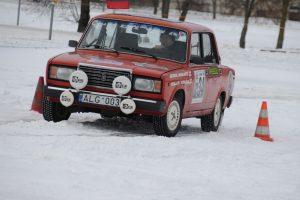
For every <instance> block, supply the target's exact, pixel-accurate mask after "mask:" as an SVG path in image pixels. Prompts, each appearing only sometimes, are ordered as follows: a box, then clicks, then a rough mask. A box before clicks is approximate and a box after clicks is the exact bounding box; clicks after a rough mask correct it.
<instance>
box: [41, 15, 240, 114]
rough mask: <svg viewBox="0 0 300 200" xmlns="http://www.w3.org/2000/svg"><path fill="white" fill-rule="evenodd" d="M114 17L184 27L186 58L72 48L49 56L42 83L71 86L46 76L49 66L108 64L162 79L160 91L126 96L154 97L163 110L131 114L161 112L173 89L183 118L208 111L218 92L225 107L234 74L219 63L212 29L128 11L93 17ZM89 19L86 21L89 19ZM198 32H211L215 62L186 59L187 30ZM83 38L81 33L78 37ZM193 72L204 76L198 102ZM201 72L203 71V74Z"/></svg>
mask: <svg viewBox="0 0 300 200" xmlns="http://www.w3.org/2000/svg"><path fill="white" fill-rule="evenodd" d="M99 18H102V19H103V18H104V19H116V20H123V21H131V22H141V23H146V24H154V25H160V26H165V27H171V28H176V29H180V30H183V31H185V32H186V33H187V34H188V38H189V39H188V41H187V52H186V54H187V62H185V63H179V62H174V61H169V60H164V59H158V60H156V59H154V58H151V57H146V56H141V55H134V54H129V53H119V54H117V53H114V52H108V51H107V52H106V51H101V50H82V49H77V48H76V49H75V51H74V52H69V53H64V54H61V55H58V56H56V57H53V58H52V59H50V60H49V62H48V65H47V70H46V85H47V86H52V87H59V88H71V85H70V83H69V82H66V81H59V80H53V79H50V78H49V66H50V65H58V66H68V67H71V68H77V67H78V65H79V63H86V64H92V65H95V66H108V67H111V68H124V69H130V70H132V74H133V75H135V76H142V77H152V78H157V79H161V80H162V91H161V93H149V92H141V91H131V92H130V93H129V94H128V96H130V97H133V98H141V99H145V100H155V101H162V102H165V105H166V106H165V109H164V110H163V111H159V112H158V111H153V110H151V109H147V108H143V109H141V108H137V109H136V110H135V112H134V113H135V114H142V115H155V116H162V115H164V114H165V113H166V110H167V108H168V105H169V104H170V102H171V100H172V98H173V97H174V95H175V93H176V92H178V91H182V92H183V93H184V107H183V118H187V117H199V116H202V115H205V114H209V113H210V112H212V110H213V108H214V105H215V103H216V101H217V98H218V97H219V96H220V95H221V96H222V97H223V100H224V104H223V106H224V107H226V106H227V105H228V104H229V102H231V99H230V98H231V92H230V91H229V90H230V87H231V85H230V84H232V83H230V81H231V80H230V74H231V75H233V76H234V75H235V72H234V70H233V69H231V68H229V67H226V66H223V65H221V63H220V56H219V52H218V48H217V43H216V40H215V37H214V34H213V32H212V31H211V30H210V29H209V28H207V27H204V26H201V25H197V24H191V23H179V22H172V21H168V20H162V19H154V18H146V17H137V16H131V15H116V14H105V15H100V16H97V17H95V18H93V19H92V20H91V22H92V21H93V20H94V19H99ZM91 22H90V23H91ZM195 32H197V33H198V32H199V33H210V34H212V35H213V39H212V46H213V48H214V49H215V52H216V55H217V63H215V64H202V65H201V64H199V65H195V64H191V63H190V62H189V60H190V44H191V34H192V33H195ZM82 38H83V37H82ZM210 68H218V70H219V73H218V74H217V75H210V74H209V73H208V71H209V69H210ZM195 73H202V76H205V83H204V84H205V87H204V89H205V96H204V97H203V99H202V100H201V102H198V103H197V102H196V103H195V102H193V100H194V99H195V98H194V99H193V91H194V90H195V88H194V87H195V81H196V80H195V77H196V75H195ZM204 73H205V75H204ZM84 90H85V91H93V92H99V93H106V94H115V93H114V92H113V90H108V89H101V88H97V87H93V86H87V87H86V88H84ZM48 99H50V100H51V101H57V102H59V98H57V97H51V96H49V97H48ZM75 105H77V106H84V107H88V108H92V109H95V110H97V109H99V110H112V111H116V112H119V111H120V110H119V109H118V108H112V107H108V106H99V105H92V104H91V105H86V104H80V103H75Z"/></svg>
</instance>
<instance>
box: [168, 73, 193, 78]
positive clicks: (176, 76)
mask: <svg viewBox="0 0 300 200" xmlns="http://www.w3.org/2000/svg"><path fill="white" fill-rule="evenodd" d="M184 76H192V74H191V72H181V73H176V74H170V78H178V77H184Z"/></svg>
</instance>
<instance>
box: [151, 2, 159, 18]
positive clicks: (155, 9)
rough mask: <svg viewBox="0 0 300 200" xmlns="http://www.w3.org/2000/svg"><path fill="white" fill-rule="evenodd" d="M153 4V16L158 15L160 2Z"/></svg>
mask: <svg viewBox="0 0 300 200" xmlns="http://www.w3.org/2000/svg"><path fill="white" fill-rule="evenodd" d="M152 3H153V7H154V10H153V14H154V15H156V14H157V8H158V5H159V0H152Z"/></svg>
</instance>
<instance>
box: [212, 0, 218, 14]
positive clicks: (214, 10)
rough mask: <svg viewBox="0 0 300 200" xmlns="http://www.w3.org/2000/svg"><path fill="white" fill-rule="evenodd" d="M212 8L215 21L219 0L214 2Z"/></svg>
mask: <svg viewBox="0 0 300 200" xmlns="http://www.w3.org/2000/svg"><path fill="white" fill-rule="evenodd" d="M212 7H213V19H216V12H217V0H212Z"/></svg>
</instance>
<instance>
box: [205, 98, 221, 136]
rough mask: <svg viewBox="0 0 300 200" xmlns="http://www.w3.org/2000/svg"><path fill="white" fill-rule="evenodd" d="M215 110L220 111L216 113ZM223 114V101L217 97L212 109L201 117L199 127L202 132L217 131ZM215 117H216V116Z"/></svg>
mask: <svg viewBox="0 0 300 200" xmlns="http://www.w3.org/2000/svg"><path fill="white" fill-rule="evenodd" d="M217 112H220V113H219V114H217ZM223 115H224V109H223V101H222V98H221V97H219V98H218V100H217V102H216V105H215V108H214V110H213V111H212V112H211V113H210V114H209V115H205V116H203V117H201V129H202V131H204V132H210V131H214V132H216V131H218V129H219V127H220V125H221V123H222V119H223ZM216 117H217V118H216Z"/></svg>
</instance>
